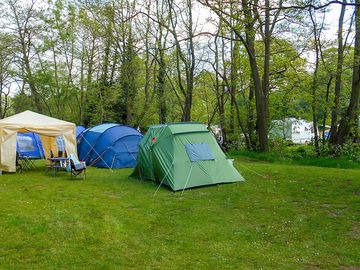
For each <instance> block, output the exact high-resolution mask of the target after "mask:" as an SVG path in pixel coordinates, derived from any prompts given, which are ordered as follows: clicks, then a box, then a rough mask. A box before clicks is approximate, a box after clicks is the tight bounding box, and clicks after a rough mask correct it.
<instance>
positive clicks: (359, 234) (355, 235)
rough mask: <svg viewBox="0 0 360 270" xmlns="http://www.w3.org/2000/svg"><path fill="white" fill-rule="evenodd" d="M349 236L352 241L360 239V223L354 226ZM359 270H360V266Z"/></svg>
mask: <svg viewBox="0 0 360 270" xmlns="http://www.w3.org/2000/svg"><path fill="white" fill-rule="evenodd" d="M349 234H350V237H351V238H352V239H355V240H359V239H360V222H358V223H355V224H354V226H353V227H352V228H351V231H350V233H349ZM358 269H359V270H360V266H359V268H358Z"/></svg>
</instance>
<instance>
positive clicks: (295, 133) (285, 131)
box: [269, 118, 315, 144]
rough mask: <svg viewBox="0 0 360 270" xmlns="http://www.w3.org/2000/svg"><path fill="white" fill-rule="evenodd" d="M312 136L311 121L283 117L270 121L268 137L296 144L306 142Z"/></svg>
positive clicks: (310, 139) (308, 141)
mask: <svg viewBox="0 0 360 270" xmlns="http://www.w3.org/2000/svg"><path fill="white" fill-rule="evenodd" d="M314 137H315V133H314V126H313V123H312V122H309V121H306V120H304V119H296V118H285V119H283V120H274V121H272V122H271V128H270V131H269V138H270V139H283V140H289V141H292V142H293V143H297V144H308V143H310V142H311V141H312V140H313V139H314Z"/></svg>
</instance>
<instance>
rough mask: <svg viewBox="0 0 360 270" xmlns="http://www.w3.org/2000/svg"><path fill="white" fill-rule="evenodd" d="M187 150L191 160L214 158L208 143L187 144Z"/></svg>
mask: <svg viewBox="0 0 360 270" xmlns="http://www.w3.org/2000/svg"><path fill="white" fill-rule="evenodd" d="M185 148H186V152H187V154H188V156H189V159H190V161H201V160H214V159H215V158H214V156H213V154H212V152H211V149H210V147H209V144H208V143H189V144H185Z"/></svg>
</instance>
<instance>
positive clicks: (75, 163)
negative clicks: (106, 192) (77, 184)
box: [68, 154, 86, 179]
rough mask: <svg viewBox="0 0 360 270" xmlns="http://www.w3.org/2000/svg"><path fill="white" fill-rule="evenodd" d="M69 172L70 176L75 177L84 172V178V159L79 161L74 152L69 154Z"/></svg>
mask: <svg viewBox="0 0 360 270" xmlns="http://www.w3.org/2000/svg"><path fill="white" fill-rule="evenodd" d="M69 161H70V162H69V169H68V170H69V172H70V175H71V177H73V176H74V177H76V176H78V175H79V174H81V173H82V172H84V179H86V163H85V161H79V160H78V159H77V158H76V156H75V155H74V154H70V156H69Z"/></svg>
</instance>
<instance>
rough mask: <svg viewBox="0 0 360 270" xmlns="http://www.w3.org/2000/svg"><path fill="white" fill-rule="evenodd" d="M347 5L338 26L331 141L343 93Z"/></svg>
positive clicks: (342, 10) (334, 135)
mask: <svg viewBox="0 0 360 270" xmlns="http://www.w3.org/2000/svg"><path fill="white" fill-rule="evenodd" d="M343 3H344V4H346V0H343ZM345 9H346V5H342V6H341V12H340V17H339V28H338V36H337V38H338V49H337V64H336V76H335V94H334V104H333V107H332V109H331V128H330V142H333V141H334V138H335V137H336V132H337V125H338V114H339V101H340V94H341V84H342V69H343V62H344V47H345V45H344V44H343V25H344V16H345Z"/></svg>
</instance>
